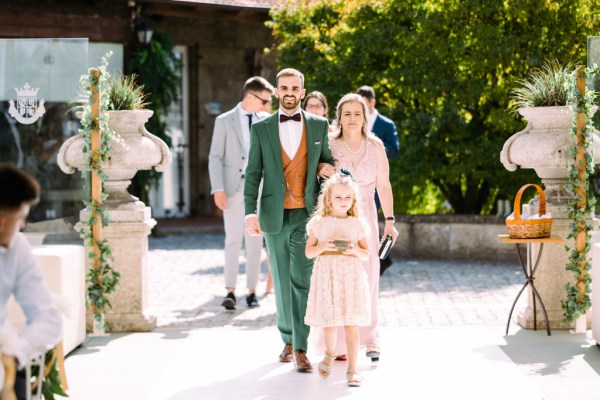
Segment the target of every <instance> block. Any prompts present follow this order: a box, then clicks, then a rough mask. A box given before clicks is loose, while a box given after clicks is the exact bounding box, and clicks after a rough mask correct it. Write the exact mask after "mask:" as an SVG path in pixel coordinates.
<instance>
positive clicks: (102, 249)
mask: <svg viewBox="0 0 600 400" xmlns="http://www.w3.org/2000/svg"><path fill="white" fill-rule="evenodd" d="M111 54H112V52H109V53H108V54H107V55H106V56H104V57H102V65H101V66H100V67H98V68H91V69H90V70H89V71H88V74H84V75H82V76H81V78H80V81H79V84H80V89H81V95H82V97H83V98H84V99H85V101H86V102H85V104H84V105H83V106H82V118H81V125H82V128H81V129H80V131H79V132H80V133H81V134H82V135H83V137H84V139H85V145H84V146H83V152H84V155H85V156H86V162H85V163H84V167H83V168H82V170H81V175H82V177H83V181H84V193H85V194H86V199H85V200H84V201H83V203H84V205H85V207H86V209H87V211H88V220H87V224H86V226H84V227H83V228H82V229H81V230H80V234H81V235H82V237H83V240H84V244H85V246H86V248H87V249H88V250H89V252H88V258H89V259H91V260H94V261H93V263H94V265H93V266H92V268H91V269H90V271H89V272H88V274H87V285H88V286H87V296H86V298H87V302H88V304H89V305H90V306H91V307H92V310H93V313H94V320H95V322H96V323H100V324H101V325H102V326H101V327H100V328H101V329H104V328H106V326H105V323H104V321H103V315H104V312H105V311H106V309H107V308H111V303H110V300H109V299H108V297H107V295H109V294H111V293H113V292H114V291H115V289H116V287H117V285H118V283H119V279H120V273H119V272H118V271H116V270H115V269H114V268H113V267H112V261H113V260H112V254H111V249H110V246H109V244H108V241H107V240H105V239H98V238H96V237H94V234H93V230H94V226H95V225H96V224H97V223H98V222H100V223H101V226H102V227H106V226H108V222H109V216H108V212H107V210H106V208H105V207H104V205H103V204H104V202H105V201H106V198H107V195H106V194H105V193H104V192H103V190H102V189H103V185H104V181H105V180H106V178H107V177H106V174H105V173H104V171H103V170H102V165H103V164H105V163H106V162H107V161H108V157H109V154H110V150H111V143H112V142H115V143H119V144H122V145H124V142H123V139H122V138H121V137H120V136H119V135H118V134H117V133H116V132H114V131H112V130H111V129H110V128H109V127H108V115H107V113H106V111H107V110H108V108H109V104H110V92H111V90H110V85H109V82H110V79H111V77H110V74H109V73H108V71H107V66H108V58H109V57H110V56H111ZM96 91H99V92H100V96H99V104H98V106H99V113H98V114H99V115H97V116H96V115H94V113H93V107H94V106H95V105H96V101H98V100H96V98H98V96H97V92H96ZM98 130H99V131H100V146H99V148H97V149H95V150H92V131H98ZM92 174H96V175H97V176H98V177H99V178H100V182H101V184H100V190H101V193H100V201H97V200H95V199H93V198H92V197H91V179H92V178H91V176H92Z"/></svg>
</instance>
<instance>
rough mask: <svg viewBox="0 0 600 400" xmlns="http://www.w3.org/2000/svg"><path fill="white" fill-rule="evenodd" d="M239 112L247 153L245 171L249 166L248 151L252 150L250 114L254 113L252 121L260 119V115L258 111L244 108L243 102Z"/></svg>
mask: <svg viewBox="0 0 600 400" xmlns="http://www.w3.org/2000/svg"><path fill="white" fill-rule="evenodd" d="M238 114H239V116H240V123H241V124H242V138H243V139H244V152H245V153H246V157H245V160H246V161H245V162H244V171H245V170H246V167H247V166H248V152H249V151H250V126H249V125H248V114H252V123H254V122H256V121H258V116H257V115H256V113H251V112H249V111H246V110H244V107H242V103H240V106H239V107H238Z"/></svg>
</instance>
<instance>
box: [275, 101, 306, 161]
mask: <svg viewBox="0 0 600 400" xmlns="http://www.w3.org/2000/svg"><path fill="white" fill-rule="evenodd" d="M281 114H284V115H285V113H282V111H281V110H279V115H281ZM296 114H300V115H302V114H301V113H300V110H298V112H295V113H294V114H292V115H296ZM290 117H291V115H290ZM303 124H304V120H302V121H300V122H297V121H286V122H283V123H282V122H279V141H280V142H281V146H282V147H283V150H284V151H285V153H286V154H287V155H288V157H289V158H290V160H291V159H293V158H294V156H295V155H296V152H297V151H298V148H299V147H300V141H301V140H302V128H303V126H304V125H303Z"/></svg>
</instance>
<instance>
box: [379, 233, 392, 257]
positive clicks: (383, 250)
mask: <svg viewBox="0 0 600 400" xmlns="http://www.w3.org/2000/svg"><path fill="white" fill-rule="evenodd" d="M390 250H392V236H391V235H387V236H384V237H382V238H381V242H380V243H379V259H380V260H383V259H384V258H386V257H387V256H388V255H389V254H390Z"/></svg>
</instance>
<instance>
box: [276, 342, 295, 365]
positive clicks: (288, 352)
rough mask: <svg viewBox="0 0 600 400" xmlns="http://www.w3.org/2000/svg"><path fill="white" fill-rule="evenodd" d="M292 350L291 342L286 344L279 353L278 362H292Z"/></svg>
mask: <svg viewBox="0 0 600 400" xmlns="http://www.w3.org/2000/svg"><path fill="white" fill-rule="evenodd" d="M293 352H294V348H293V347H292V345H291V344H286V345H285V346H284V347H283V351H282V352H281V354H280V355H279V362H292V353H293Z"/></svg>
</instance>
